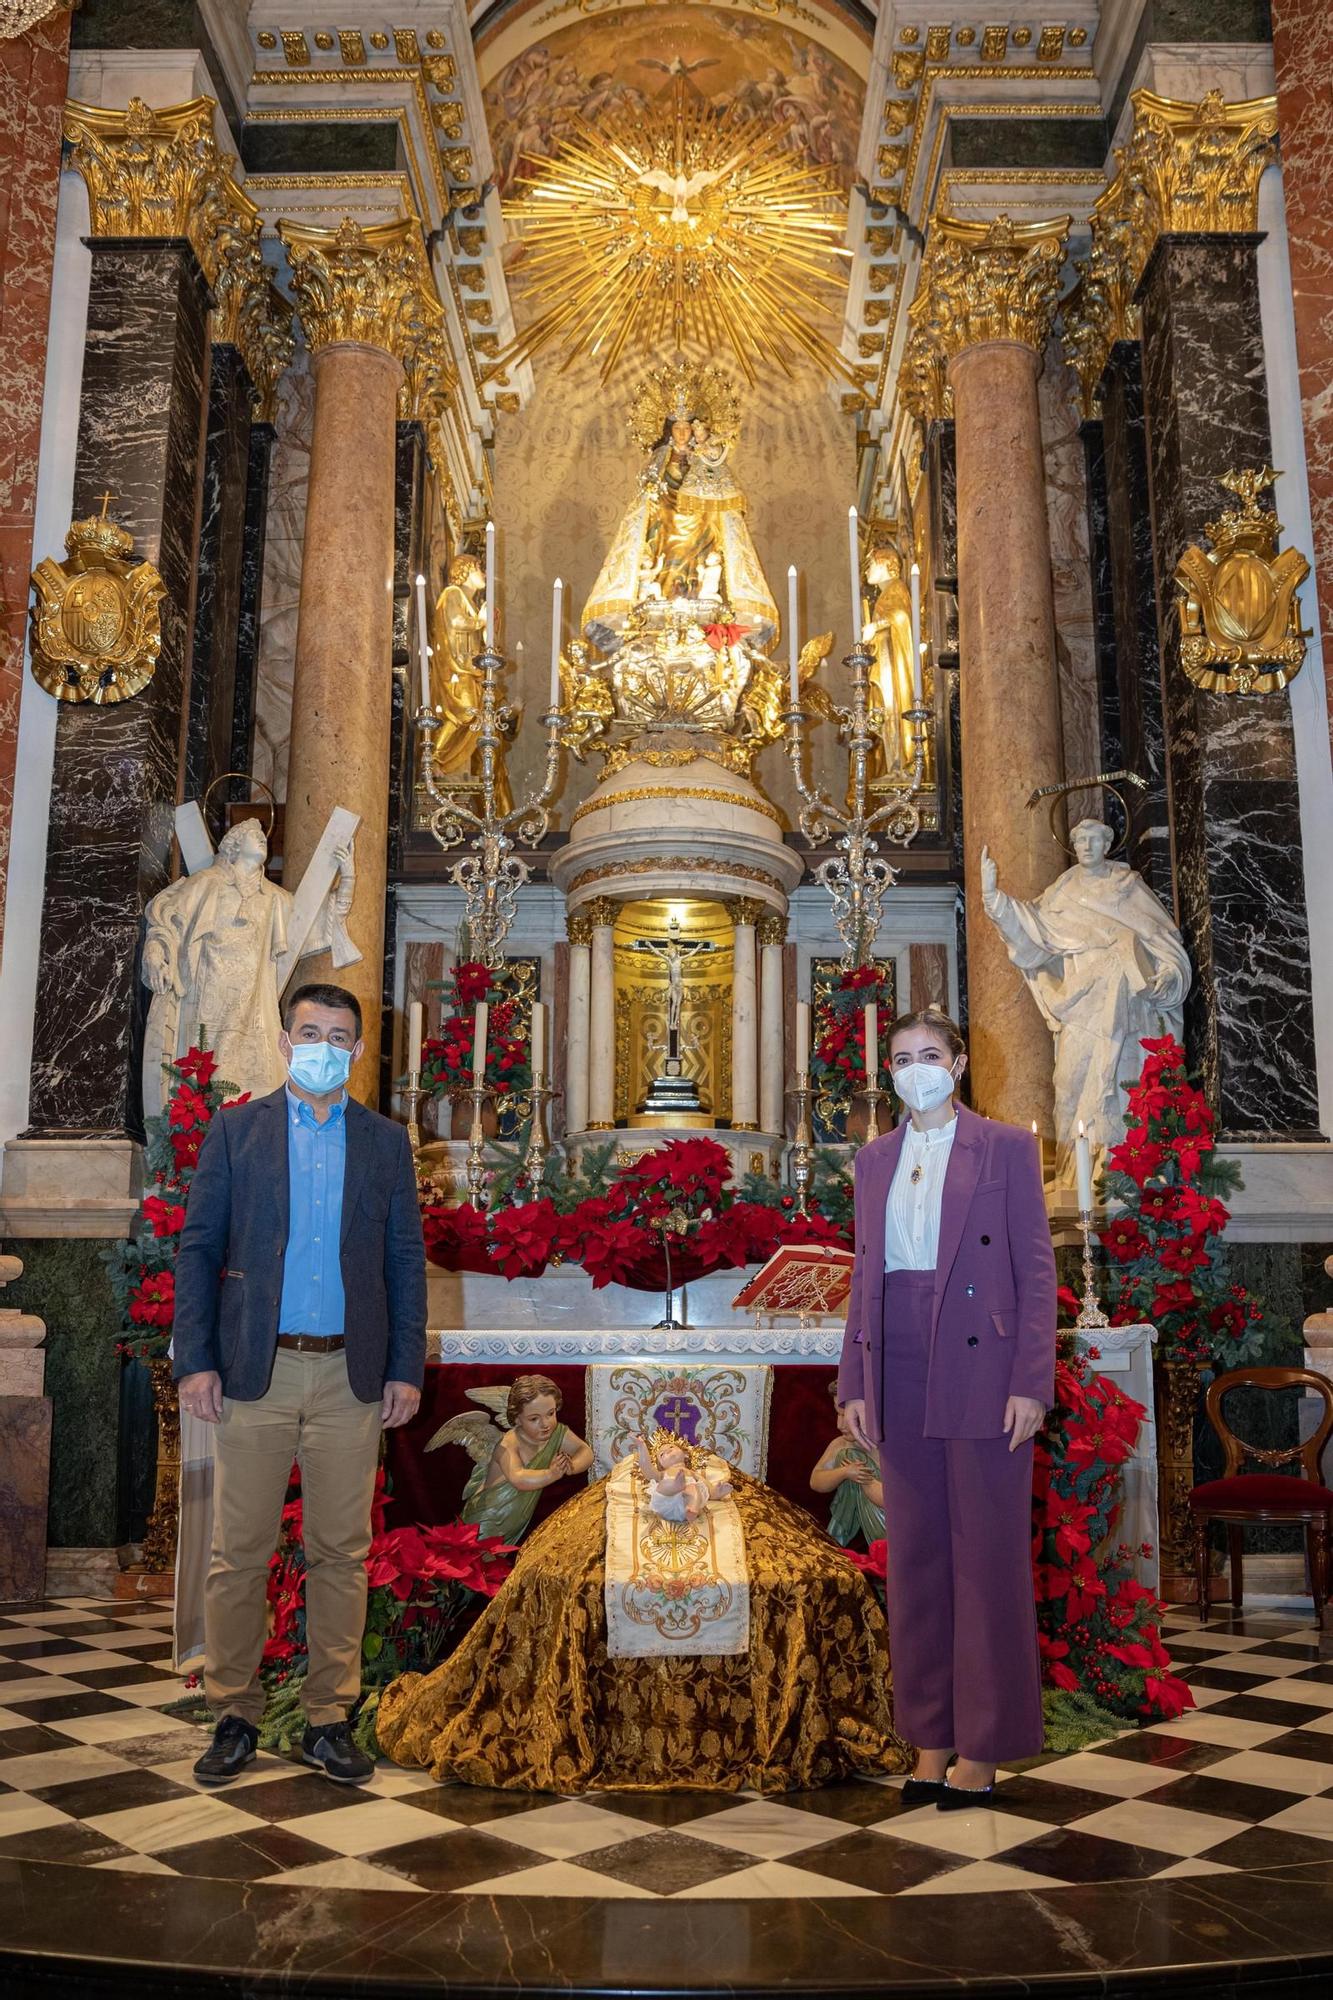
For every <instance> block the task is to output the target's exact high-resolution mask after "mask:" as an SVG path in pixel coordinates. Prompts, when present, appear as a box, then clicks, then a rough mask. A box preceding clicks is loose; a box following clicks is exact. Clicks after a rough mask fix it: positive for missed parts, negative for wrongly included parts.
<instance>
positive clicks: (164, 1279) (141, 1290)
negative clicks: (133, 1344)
mask: <svg viewBox="0 0 1333 2000" xmlns="http://www.w3.org/2000/svg"><path fill="white" fill-rule="evenodd" d="M175 1311H176V1274H175V1272H174V1271H143V1272H141V1273H140V1276H139V1282H138V1284H137V1285H135V1287H134V1289H133V1290H132V1291H131V1293H130V1305H129V1312H130V1318H131V1320H132V1321H133V1322H134V1324H135V1325H136V1326H160V1327H168V1326H170V1325H171V1322H172V1318H173V1316H174V1314H175Z"/></svg>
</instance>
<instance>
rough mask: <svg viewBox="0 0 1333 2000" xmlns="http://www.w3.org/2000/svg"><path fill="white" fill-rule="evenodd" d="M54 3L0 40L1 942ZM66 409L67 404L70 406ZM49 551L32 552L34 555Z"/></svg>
mask: <svg viewBox="0 0 1333 2000" xmlns="http://www.w3.org/2000/svg"><path fill="white" fill-rule="evenodd" d="M69 24H70V16H69V14H68V13H66V12H65V11H64V9H63V8H62V9H61V10H60V11H59V12H57V13H55V14H52V15H50V16H49V17H48V18H47V19H46V20H45V21H42V22H39V23H38V25H37V26H36V27H35V28H30V29H29V30H28V31H27V33H26V34H23V35H18V36H15V37H13V38H12V39H11V40H8V41H2V42H0V149H2V150H3V153H4V158H5V162H6V166H5V180H6V183H7V186H6V190H5V198H4V201H3V203H0V382H3V384H4V395H3V398H0V467H3V472H2V473H0V943H2V942H3V938H4V914H5V882H6V877H7V874H8V867H9V825H10V816H11V813H12V810H13V803H14V763H15V758H16V756H17V753H18V720H19V700H20V697H21V695H22V690H23V644H24V630H25V627H26V624H27V610H28V576H29V573H30V571H31V570H32V567H33V562H34V551H33V545H32V538H33V521H34V512H35V508H36V503H37V458H38V449H39V444H40V438H41V422H42V387H43V381H44V375H45V367H46V327H47V320H48V318H49V317H50V311H51V274H52V260H53V257H54V254H55V236H56V202H57V196H58V192H59V187H60V114H61V110H62V109H63V106H64V102H65V93H66V88H67V84H68V79H69ZM71 415H72V412H71ZM47 553H48V551H47V550H45V549H39V550H37V551H36V555H37V557H41V556H44V555H46V554H47ZM57 553H59V552H58V551H57Z"/></svg>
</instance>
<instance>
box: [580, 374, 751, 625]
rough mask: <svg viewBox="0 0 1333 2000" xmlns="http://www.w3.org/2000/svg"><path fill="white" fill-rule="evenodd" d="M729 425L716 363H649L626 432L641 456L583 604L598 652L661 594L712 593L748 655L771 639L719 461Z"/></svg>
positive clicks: (729, 406) (732, 417)
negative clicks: (644, 455)
mask: <svg viewBox="0 0 1333 2000" xmlns="http://www.w3.org/2000/svg"><path fill="white" fill-rule="evenodd" d="M736 430H737V409H736V400H735V396H734V394H733V392H732V390H731V388H730V386H729V384H728V383H727V381H726V379H725V377H724V376H722V375H721V374H720V373H719V372H718V370H717V369H715V368H704V369H699V370H695V369H687V368H683V367H678V368H659V369H655V370H654V371H653V373H652V374H651V375H650V376H649V377H648V379H647V381H646V382H645V383H644V385H643V388H642V389H641V390H640V391H639V394H638V396H637V398H636V399H635V404H634V413H633V417H632V420H631V432H632V434H633V436H634V438H635V441H636V442H637V443H639V444H640V445H642V446H644V447H645V448H647V449H648V459H647V463H646V464H645V465H644V468H643V470H642V472H641V473H640V475H639V484H638V491H637V492H636V494H635V497H634V499H633V500H632V501H631V502H630V504H629V506H628V507H627V508H626V510H625V512H624V514H623V515H622V516H621V519H620V524H619V526H618V527H617V529H616V532H615V535H614V537H613V538H612V542H611V547H610V549H609V551H608V553H607V557H606V560H605V562H604V563H603V564H602V568H601V573H600V574H599V576H598V578H597V581H596V583H595V584H594V585H593V589H592V594H591V596H590V597H589V599H588V601H587V603H586V604H585V606H584V608H583V632H584V636H585V638H587V639H588V640H589V641H590V643H591V644H592V645H594V646H596V647H597V649H598V651H599V652H602V653H613V652H615V650H616V648H617V647H618V646H619V644H620V641H621V637H622V634H623V632H624V629H625V625H626V622H627V620H628V619H629V617H630V614H631V613H632V612H633V610H634V608H635V606H636V605H638V604H640V603H642V602H644V601H645V600H653V599H659V598H667V599H670V598H676V597H679V598H685V599H690V600H693V599H699V600H702V601H704V602H708V601H710V600H719V601H720V603H721V605H722V606H723V608H724V609H725V610H726V611H728V612H729V613H730V618H729V619H728V620H727V621H726V622H728V623H734V624H737V625H740V626H742V627H744V637H745V643H746V646H747V648H748V649H750V650H753V651H754V652H765V651H767V649H768V648H769V646H771V645H772V643H773V641H774V640H775V639H776V637H777V633H778V611H777V606H776V604H775V603H774V602H773V598H772V595H771V593H770V591H769V588H768V583H767V581H766V579H765V577H764V572H763V570H762V569H761V568H760V566H759V558H758V556H757V555H756V554H755V548H754V543H753V542H752V540H751V539H750V530H749V527H748V525H747V523H746V519H745V496H744V494H743V493H742V492H741V489H740V487H739V486H738V485H737V483H736V480H735V477H734V475H733V474H732V472H731V469H730V466H729V464H728V462H727V461H728V458H729V455H730V451H731V446H732V443H733V442H734V439H735V435H736Z"/></svg>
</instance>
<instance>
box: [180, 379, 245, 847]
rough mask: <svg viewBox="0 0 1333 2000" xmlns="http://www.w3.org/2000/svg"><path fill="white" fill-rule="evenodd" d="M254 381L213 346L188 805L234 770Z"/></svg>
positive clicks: (216, 822) (217, 801)
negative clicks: (238, 645)
mask: <svg viewBox="0 0 1333 2000" xmlns="http://www.w3.org/2000/svg"><path fill="white" fill-rule="evenodd" d="M251 386H252V385H251V382H250V373H249V370H248V369H247V367H246V365H245V357H244V355H243V354H242V353H241V351H240V349H239V348H238V347H233V346H231V345H229V344H227V345H224V344H222V343H218V342H215V343H214V345H213V347H212V349H211V351H210V356H209V380H208V416H207V429H206V432H205V437H204V479H203V500H202V505H201V508H200V515H199V546H198V554H197V557H196V562H195V600H194V636H193V645H192V651H191V660H190V694H189V713H188V717H187V721H186V732H185V773H184V781H183V786H182V790H183V793H184V796H185V797H186V798H187V799H200V798H202V797H203V795H204V793H205V791H206V790H207V789H208V787H209V786H210V785H211V784H212V782H213V780H214V778H217V777H220V776H221V774H222V773H223V772H224V771H228V770H232V769H235V768H241V769H244V768H245V767H244V766H241V767H236V766H233V765H232V763H231V751H232V738H233V732H234V725H235V709H236V666H237V641H238V637H239V632H238V627H239V622H240V614H241V585H242V569H243V564H244V558H245V516H246V502H247V493H248V487H249V470H250V420H251ZM226 801H227V792H226V790H224V788H223V787H222V786H219V787H218V789H217V790H216V791H215V792H214V793H213V796H212V798H211V799H210V801H209V827H210V831H211V833H212V835H213V838H214V839H215V840H216V839H218V838H219V837H220V835H221V834H222V832H223V830H224V828H225V825H226Z"/></svg>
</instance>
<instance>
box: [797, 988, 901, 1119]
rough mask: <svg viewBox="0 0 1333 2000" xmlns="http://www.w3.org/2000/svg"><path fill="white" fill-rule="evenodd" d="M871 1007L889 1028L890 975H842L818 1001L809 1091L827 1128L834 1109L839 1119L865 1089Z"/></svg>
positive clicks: (891, 1002) (891, 992)
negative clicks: (859, 1091)
mask: <svg viewBox="0 0 1333 2000" xmlns="http://www.w3.org/2000/svg"><path fill="white" fill-rule="evenodd" d="M872 1004H873V1005H875V1006H877V1007H878V1008H879V1017H880V1019H881V1020H883V1021H885V1022H887V1021H888V1020H889V1018H890V1017H891V1015H892V1013H893V988H892V974H891V973H890V972H889V971H888V970H887V969H885V968H883V967H881V966H877V965H860V966H857V967H856V969H855V970H854V971H852V972H840V973H839V974H838V975H837V977H836V978H835V979H834V981H833V983H832V985H831V986H830V987H829V989H828V991H827V992H826V993H821V994H820V995H818V997H817V998H816V1001H815V1019H814V1036H813V1039H812V1045H811V1049H810V1088H811V1089H812V1091H813V1092H814V1094H815V1099H816V1103H817V1106H818V1107H819V1109H820V1112H821V1117H822V1119H823V1121H824V1122H825V1123H827V1122H828V1119H829V1113H830V1108H831V1109H832V1112H833V1114H834V1115H835V1116H841V1115H842V1114H843V1113H845V1112H846V1111H847V1109H848V1108H849V1106H850V1105H851V1101H852V1097H853V1095H854V1094H855V1092H857V1091H858V1090H863V1089H864V1088H865V1080H866V1014H865V1010H866V1008H867V1007H869V1006H870V1005H872Z"/></svg>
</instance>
